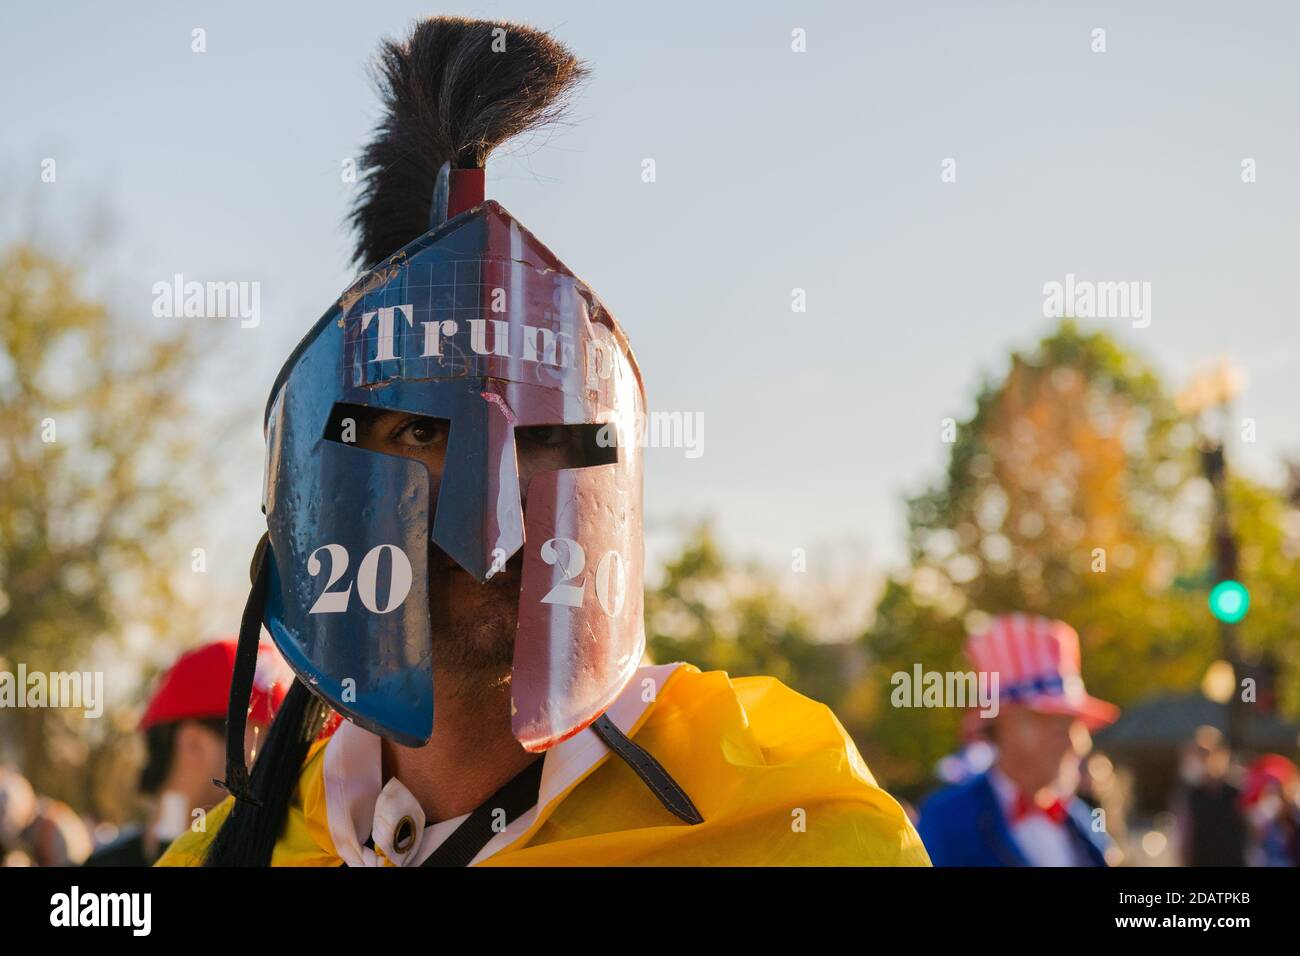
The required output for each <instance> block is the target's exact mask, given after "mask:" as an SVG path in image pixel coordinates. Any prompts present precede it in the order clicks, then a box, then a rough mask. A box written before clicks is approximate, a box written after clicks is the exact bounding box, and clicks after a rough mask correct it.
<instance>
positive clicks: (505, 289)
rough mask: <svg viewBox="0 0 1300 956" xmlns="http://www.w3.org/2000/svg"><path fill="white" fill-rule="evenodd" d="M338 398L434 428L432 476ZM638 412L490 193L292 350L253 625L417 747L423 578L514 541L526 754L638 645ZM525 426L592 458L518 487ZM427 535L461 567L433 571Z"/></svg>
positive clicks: (371, 718)
mask: <svg viewBox="0 0 1300 956" xmlns="http://www.w3.org/2000/svg"><path fill="white" fill-rule="evenodd" d="M349 409H361V410H363V411H364V410H367V409H368V410H372V411H400V412H406V413H411V414H415V415H420V416H427V417H431V418H437V419H442V420H444V421H446V422H447V423H448V426H449V431H448V439H447V442H448V443H447V450H446V455H445V464H444V466H443V470H442V473H441V475H439V476H431V475H430V472H429V470H428V469H427V468H426V466H425V465H424V464H423V463H422V462H420V461H416V460H413V459H410V458H402V457H396V456H392V455H387V454H382V453H379V452H375V451H371V450H367V449H365V448H362V447H359V446H357V445H356V444H354V443H353V442H354V441H355V437H353V438H352V439H351V440H350V439H349V434H348V426H349V423H350V424H351V425H352V426H353V427H354V428H355V426H356V424H357V423H356V422H355V421H354V420H353V419H352V417H351V415H350V412H349ZM643 412H644V397H643V391H642V385H641V379H640V373H639V371H638V370H637V368H636V364H635V360H634V358H633V357H632V353H631V350H630V348H629V347H628V345H627V341H626V338H625V336H624V335H623V333H622V330H621V329H620V328H619V327H618V325H617V323H616V322H615V321H614V319H613V318H612V316H610V315H609V313H608V312H607V311H606V310H605V309H604V307H603V305H601V303H600V302H599V300H598V299H597V298H596V296H595V294H594V293H592V292H591V290H590V289H588V288H587V287H586V286H585V285H584V284H583V283H582V282H581V281H580V280H578V279H577V278H576V277H575V276H574V275H573V274H572V272H570V271H569V270H568V268H567V267H566V266H564V264H563V263H561V262H560V261H559V260H558V259H557V258H556V257H555V256H554V254H553V253H551V252H550V250H549V249H547V248H546V247H545V246H544V245H542V244H541V242H539V241H538V240H537V239H536V238H535V237H533V236H532V235H531V234H530V233H528V232H527V230H525V229H524V228H523V227H522V226H520V225H519V224H518V223H517V222H516V221H515V220H514V219H513V218H512V217H511V216H510V215H509V213H507V212H506V211H505V210H504V209H502V208H501V207H500V206H499V205H498V204H496V203H494V202H484V203H481V204H479V205H477V206H474V207H473V208H471V209H470V210H468V211H467V212H465V213H462V214H461V215H458V216H456V217H455V218H453V219H451V220H449V221H448V222H446V223H445V224H443V225H442V226H440V227H439V228H436V229H434V230H433V231H431V232H429V233H426V234H425V235H424V236H423V237H421V238H420V239H417V240H416V241H414V242H412V243H411V244H409V245H408V246H406V247H405V248H404V249H403V250H401V251H400V252H398V253H397V254H396V255H394V256H393V257H391V258H390V259H388V260H386V261H385V262H383V263H381V264H380V265H378V266H377V267H375V269H374V270H372V271H371V272H370V273H368V274H367V275H365V276H363V277H362V278H361V279H360V280H359V281H358V282H357V283H356V284H355V285H354V286H353V288H352V289H351V290H349V292H348V293H345V295H344V296H343V297H342V299H341V300H340V301H339V303H338V304H337V305H336V306H335V307H334V308H332V309H331V310H330V311H328V312H327V313H326V315H325V316H323V317H322V319H321V321H320V322H319V323H317V325H316V327H315V328H314V329H313V330H312V331H311V332H310V333H309V334H308V336H307V337H306V338H305V339H304V340H303V343H302V344H301V345H300V346H299V347H298V349H297V350H295V353H294V354H293V355H292V356H291V357H290V360H289V362H288V363H287V364H286V366H285V370H284V371H282V372H281V375H280V379H279V380H278V382H277V387H276V389H275V391H274V392H273V400H272V403H271V405H270V408H269V410H268V416H267V441H268V456H267V479H266V493H265V501H264V508H265V510H266V514H267V523H268V528H269V534H270V542H271V553H272V557H271V560H270V572H269V580H268V584H267V596H266V608H265V620H266V624H267V628H268V629H269V630H270V632H271V635H272V637H273V639H274V640H275V642H276V644H277V646H278V647H279V648H280V650H281V652H282V653H283V655H284V657H285V660H286V661H287V662H288V663H289V665H290V666H291V667H292V668H293V669H294V670H295V671H296V672H297V674H298V676H299V677H300V678H301V679H302V680H303V681H304V682H305V683H306V684H307V685H308V686H309V687H310V688H311V689H312V690H313V691H314V692H315V693H317V694H318V695H319V696H321V697H322V698H324V699H325V700H326V701H327V702H328V703H329V704H330V705H331V706H333V707H334V708H335V709H336V710H338V711H340V712H342V713H343V714H344V715H346V716H347V717H349V718H351V719H352V720H354V721H356V722H357V723H358V724H360V725H361V726H363V727H365V728H367V729H369V730H371V731H373V732H375V733H378V734H382V735H384V736H387V737H390V738H392V739H394V740H396V741H398V742H399V743H402V744H404V745H407V746H416V745H419V744H421V743H423V742H425V741H427V740H428V739H429V737H430V736H431V734H432V732H433V720H434V713H433V699H434V693H433V690H434V682H435V681H436V680H437V679H438V675H437V674H436V673H435V669H434V666H433V661H434V659H435V655H434V653H433V651H434V641H435V639H438V640H444V639H446V640H454V639H455V635H449V636H446V637H444V636H441V635H439V627H440V624H441V622H439V621H434V620H432V619H431V611H430V607H431V605H430V593H429V591H430V582H429V575H430V573H434V574H443V573H452V574H459V573H462V571H463V572H464V573H467V574H468V575H469V576H470V577H471V578H472V579H474V580H476V581H479V582H483V581H486V580H487V579H488V578H490V577H492V576H493V575H494V574H495V573H496V572H498V571H499V570H501V569H502V568H503V567H504V565H505V562H506V561H508V560H509V559H510V558H511V557H513V556H514V555H515V554H517V553H519V552H520V551H521V550H522V552H523V559H522V566H523V573H522V585H521V589H520V594H519V608H518V623H517V628H516V632H515V635H514V655H513V664H512V672H511V686H512V692H511V694H512V726H513V729H514V733H515V735H516V737H517V738H518V739H519V741H520V742H521V743H522V744H523V746H524V747H525V748H527V749H528V750H532V751H541V750H545V749H547V748H548V747H551V746H554V745H555V744H556V743H559V742H560V741H562V740H564V739H566V738H567V737H570V736H572V735H573V734H575V733H577V732H578V731H580V730H582V729H583V728H584V727H586V726H587V725H588V724H590V723H591V722H592V721H594V720H595V719H596V718H597V717H599V716H600V715H601V714H602V713H603V712H604V710H605V709H606V708H607V707H608V706H609V705H610V704H611V703H612V702H613V700H614V698H615V697H616V696H617V695H618V693H619V692H620V691H621V690H622V689H623V687H624V686H625V685H626V683H627V681H628V680H629V679H630V677H631V675H632V673H633V672H634V671H635V669H636V667H637V666H638V664H639V663H640V658H641V656H642V653H643V651H644V645H645V634H644V627H643V624H642V610H643V609H642V601H643V593H642V566H643V561H644V558H643V544H642V531H641V484H642V463H641V455H640V449H639V447H638V442H637V441H636V438H637V437H638V431H637V429H638V426H639V425H640V423H641V421H642V416H643ZM540 425H545V426H580V427H582V428H583V429H584V431H583V434H584V435H586V436H588V437H589V438H590V437H591V436H592V435H595V436H596V437H597V439H598V441H597V444H598V445H599V449H598V451H597V453H594V454H592V455H591V460H584V462H582V463H581V466H579V467H562V468H558V469H556V470H549V471H538V472H537V473H536V474H533V475H532V477H531V480H530V482H529V485H528V487H527V489H526V495H524V494H521V487H520V463H519V460H518V452H517V445H516V440H515V435H516V432H515V430H516V428H527V427H531V426H540ZM353 435H354V436H355V431H354V433H353ZM593 447H594V446H593ZM568 464H572V462H568ZM431 544H432V546H433V547H436V548H437V549H439V550H441V552H443V553H444V554H446V555H447V556H449V557H450V558H451V559H452V560H453V561H454V562H455V563H456V565H457V566H458V568H459V569H458V570H455V569H454V570H451V571H444V570H442V569H441V567H440V566H439V567H438V568H434V569H431V567H430V560H429V557H430V553H431V551H432V550H433V548H431ZM435 635H439V636H438V637H437V638H435Z"/></svg>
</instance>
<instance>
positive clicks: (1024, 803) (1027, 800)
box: [1011, 793, 1066, 826]
mask: <svg viewBox="0 0 1300 956" xmlns="http://www.w3.org/2000/svg"><path fill="white" fill-rule="evenodd" d="M1031 813H1041V814H1043V815H1044V816H1046V817H1047V819H1049V820H1051V821H1052V822H1053V823H1055V824H1057V825H1058V826H1059V825H1060V824H1062V823H1064V822H1065V817H1066V809H1065V804H1064V803H1062V802H1061V801H1060V800H1053V801H1052V802H1051V803H1049V804H1048V805H1047V806H1042V805H1041V804H1038V803H1035V802H1034V800H1033V799H1032V798H1031V797H1027V796H1025V795H1024V794H1023V793H1021V794H1018V795H1017V796H1016V805H1015V807H1013V808H1012V810H1011V822H1012V823H1017V822H1019V821H1020V820H1023V819H1024V818H1025V817H1027V816H1029V814H1031Z"/></svg>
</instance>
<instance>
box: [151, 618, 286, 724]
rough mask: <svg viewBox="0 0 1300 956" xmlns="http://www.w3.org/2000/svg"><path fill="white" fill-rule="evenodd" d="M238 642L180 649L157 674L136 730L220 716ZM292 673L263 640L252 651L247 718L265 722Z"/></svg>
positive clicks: (226, 699)
mask: <svg viewBox="0 0 1300 956" xmlns="http://www.w3.org/2000/svg"><path fill="white" fill-rule="evenodd" d="M238 645H239V641H238V639H236V638H233V637H224V638H220V639H218V640H215V641H213V642H211V643H210V644H204V645H203V646H202V647H196V648H195V649H194V650H191V651H186V652H185V653H184V654H182V655H181V656H180V659H179V660H177V661H176V663H175V664H173V665H172V666H171V669H170V670H168V671H167V673H166V674H165V675H164V676H163V679H162V681H161V682H160V683H159V685H158V690H157V691H155V692H154V695H153V697H152V698H151V699H150V700H149V706H148V707H147V708H146V709H145V712H144V716H143V717H141V718H140V729H141V730H148V729H149V728H150V727H154V726H156V725H158V724H170V723H175V722H176V721H179V720H203V719H206V718H212V717H225V716H226V714H227V711H228V709H229V703H230V681H231V675H232V674H233V673H234V671H235V651H236V649H237V647H238ZM292 680H293V677H292V675H291V674H290V672H289V668H288V665H286V664H285V663H284V660H283V659H282V658H281V657H280V654H279V652H278V651H277V650H276V649H275V647H274V645H272V644H271V643H270V642H268V641H262V643H261V644H260V645H259V646H258V649H257V671H256V674H255V676H254V677H253V696H252V698H251V699H250V701H249V711H248V719H249V720H250V721H253V722H255V723H263V724H269V723H270V722H271V718H273V717H274V716H275V712H276V711H277V710H278V709H279V708H280V704H281V702H283V700H284V695H285V694H286V693H287V692H288V690H289V686H290V683H291V682H292Z"/></svg>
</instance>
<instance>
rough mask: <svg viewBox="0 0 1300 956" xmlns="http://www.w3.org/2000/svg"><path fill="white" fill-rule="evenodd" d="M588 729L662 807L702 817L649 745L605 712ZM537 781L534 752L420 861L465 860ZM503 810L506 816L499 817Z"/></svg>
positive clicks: (693, 819) (512, 815)
mask: <svg viewBox="0 0 1300 956" xmlns="http://www.w3.org/2000/svg"><path fill="white" fill-rule="evenodd" d="M591 729H592V730H593V731H594V732H595V734H596V736H597V737H599V738H600V739H601V741H602V742H603V743H604V744H605V746H606V747H608V748H609V749H610V750H612V751H613V752H614V755H615V756H616V757H618V758H619V759H620V760H622V761H623V762H624V763H626V764H627V765H628V766H629V767H631V768H632V769H633V770H634V771H635V772H636V775H637V776H638V777H640V778H641V780H642V781H643V782H644V783H645V785H646V786H647V787H649V788H650V792H651V793H653V794H654V795H655V796H656V797H657V798H658V799H659V802H660V803H661V804H663V806H664V809H666V810H667V811H668V812H669V813H671V814H673V815H674V816H675V817H677V818H678V819H679V820H682V821H684V822H686V823H689V824H691V825H695V824H697V823H703V822H704V817H703V816H701V815H700V811H699V810H697V809H696V808H695V804H694V803H693V802H692V801H691V798H690V797H689V796H687V795H686V791H685V790H683V789H682V788H681V785H680V784H678V783H677V781H676V780H674V779H673V778H672V776H671V775H670V774H669V773H668V771H667V770H665V769H664V767H663V764H661V763H660V762H659V761H658V760H656V759H655V758H654V756H653V755H652V754H651V753H650V751H648V750H646V749H645V748H644V747H642V746H641V745H640V744H637V743H634V742H633V741H632V739H631V738H630V737H628V736H627V734H625V733H623V731H621V730H619V729H618V727H616V726H615V725H614V722H613V721H612V720H610V719H609V716H608V715H607V714H601V716H600V717H598V718H597V719H596V722H595V723H594V724H592V725H591ZM541 783H542V759H541V758H538V759H537V760H534V761H533V762H532V763H531V764H529V765H528V766H527V767H525V768H524V769H523V770H522V771H521V772H520V773H519V774H517V775H516V776H515V777H513V778H512V779H511V780H509V781H507V782H506V783H505V784H503V785H502V787H501V789H500V790H498V791H497V792H496V793H494V794H492V796H490V797H488V798H487V800H486V801H484V802H483V803H482V804H481V805H480V806H479V808H478V809H477V810H475V811H474V812H473V813H471V814H470V815H469V817H468V818H467V819H466V820H465V821H464V822H463V823H462V824H461V825H460V826H458V827H457V828H456V829H455V830H453V831H452V833H451V835H450V836H448V837H447V839H446V840H444V841H443V842H442V843H441V844H440V845H439V846H438V848H437V849H436V850H434V851H433V853H432V854H431V855H430V856H429V857H428V858H427V859H426V860H425V861H424V862H423V863H421V864H420V865H421V866H469V864H470V863H471V862H472V861H473V859H474V858H475V857H476V856H478V854H479V851H480V850H482V849H483V847H485V846H487V845H488V843H489V842H490V841H491V840H492V838H493V837H494V836H496V835H497V834H498V833H500V832H501V831H502V829H504V827H503V826H502V824H505V825H509V824H510V823H513V822H514V821H515V819H517V818H518V817H519V816H520V815H521V814H522V813H524V812H525V811H527V810H528V809H529V808H531V807H532V806H533V805H534V804H536V803H537V797H538V794H539V791H540V789H541ZM502 815H504V819H501V816H502Z"/></svg>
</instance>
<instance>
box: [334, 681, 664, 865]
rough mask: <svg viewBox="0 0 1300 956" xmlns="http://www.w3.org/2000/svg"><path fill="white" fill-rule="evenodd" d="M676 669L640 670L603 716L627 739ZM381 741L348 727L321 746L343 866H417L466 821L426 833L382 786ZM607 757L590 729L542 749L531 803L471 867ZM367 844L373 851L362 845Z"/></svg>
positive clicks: (408, 804)
mask: <svg viewBox="0 0 1300 956" xmlns="http://www.w3.org/2000/svg"><path fill="white" fill-rule="evenodd" d="M680 666H681V665H680V664H658V665H650V666H646V667H641V668H638V669H637V671H636V673H635V674H633V676H632V679H631V680H630V681H629V682H628V685H627V687H626V688H624V690H623V692H622V693H621V694H620V695H619V696H618V697H617V698H616V699H615V700H614V703H613V704H611V705H610V707H609V709H608V710H606V711H605V713H606V715H607V716H608V717H609V719H610V720H611V721H613V722H614V725H615V726H616V727H618V729H619V730H621V731H623V732H624V733H628V732H629V731H630V730H631V728H632V727H633V725H635V724H636V722H637V721H638V720H640V719H641V715H642V714H643V713H644V712H645V711H646V710H647V709H648V708H649V707H650V706H651V704H652V703H653V696H651V699H650V700H648V701H647V700H644V699H643V696H644V690H643V688H644V686H645V682H646V681H647V680H649V681H652V682H653V683H652V685H651V686H653V687H655V688H662V687H663V686H664V684H665V682H667V680H668V678H669V676H670V675H671V674H672V672H673V671H675V670H676V669H677V668H678V667H680ZM381 743H382V741H381V739H380V738H379V737H378V736H377V735H376V734H372V733H370V731H368V730H364V729H362V728H361V727H358V726H357V725H356V724H353V723H351V722H350V721H344V722H343V723H342V724H340V725H339V728H338V730H336V731H335V732H334V736H333V737H331V738H330V741H329V743H328V744H326V745H325V764H324V770H323V772H324V776H325V809H326V816H327V820H328V823H329V831H330V837H331V839H332V840H333V841H334V847H335V849H336V850H337V851H338V854H339V856H340V857H341V858H342V859H343V861H344V862H345V863H347V865H348V866H382V865H384V860H385V858H387V860H388V862H389V863H391V864H393V865H395V866H419V865H420V864H421V863H423V862H424V861H425V860H426V859H428V858H429V856H431V855H432V854H433V851H434V850H436V849H437V848H438V847H439V846H440V845H441V844H442V843H443V842H444V841H446V839H447V837H449V836H450V835H451V834H452V833H453V832H454V831H455V830H456V828H457V827H458V826H460V824H461V823H463V822H464V821H465V819H466V818H467V817H468V816H469V814H468V813H466V814H463V815H461V816H459V817H455V818H453V819H451V820H442V821H439V822H438V823H435V824H433V825H432V826H429V827H426V826H425V825H424V823H425V820H424V811H423V810H422V809H421V808H420V804H419V802H418V801H417V800H416V799H415V797H414V796H413V795H412V794H411V792H410V790H408V789H407V788H406V787H405V786H403V785H402V783H401V781H399V780H398V779H397V778H395V777H394V778H391V779H390V780H389V781H388V782H387V783H386V784H385V783H384V781H383V765H382V764H383V757H382V752H381ZM610 753H611V751H610V750H609V748H608V747H606V746H605V744H604V742H603V741H602V740H601V739H600V738H599V737H597V736H596V732H595V731H593V730H592V729H591V728H590V727H588V728H587V729H585V730H583V731H582V732H581V733H578V734H575V735H574V736H572V737H570V738H569V739H568V740H566V741H564V742H563V743H560V744H557V745H556V746H554V747H552V748H551V749H550V750H548V751H547V752H546V754H545V756H544V757H543V763H542V779H541V785H540V787H539V790H538V796H537V804H536V805H535V806H533V807H532V808H531V809H529V810H527V811H525V812H524V813H521V814H520V815H519V816H518V817H516V818H515V819H514V820H513V821H512V822H511V823H510V824H508V825H507V826H506V828H505V829H504V830H503V831H502V832H500V833H498V834H496V836H494V837H493V838H492V839H491V840H489V841H488V843H487V845H486V846H484V847H483V849H482V850H480V851H479V852H478V855H477V856H475V857H474V859H473V860H472V861H471V865H473V863H479V862H481V861H483V860H486V859H487V858H488V857H490V856H492V855H493V854H495V853H498V852H500V851H501V850H503V849H505V848H506V847H508V846H510V845H511V844H513V843H514V842H515V841H516V840H518V839H519V838H520V837H522V836H524V835H525V834H526V833H528V832H529V831H530V830H532V829H533V827H534V825H535V824H537V823H540V821H541V820H542V819H543V818H544V817H545V816H546V815H548V814H549V811H550V810H551V809H552V807H553V805H554V804H557V803H558V802H559V798H560V797H561V796H562V795H563V794H565V793H567V792H568V791H569V790H570V789H571V788H572V787H573V785H574V784H576V783H577V782H578V781H579V780H580V779H581V778H583V777H585V776H586V775H587V774H588V773H590V772H591V771H593V770H595V768H596V767H597V766H598V765H599V764H600V763H601V762H602V761H603V760H604V759H605V758H606V757H608V756H609V755H610ZM404 817H410V818H411V822H412V825H413V826H414V828H415V833H416V834H417V836H416V839H415V840H414V842H413V843H412V845H411V846H409V847H407V848H406V849H405V852H403V853H398V852H397V851H396V849H395V848H394V847H393V837H394V833H395V831H396V828H397V825H398V823H399V821H401V820H402V819H403V818H404ZM371 838H373V843H374V846H375V847H376V848H377V849H378V850H379V851H382V852H376V850H375V849H371V848H370V847H368V846H366V845H365V844H366V841H367V840H368V839H371Z"/></svg>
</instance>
